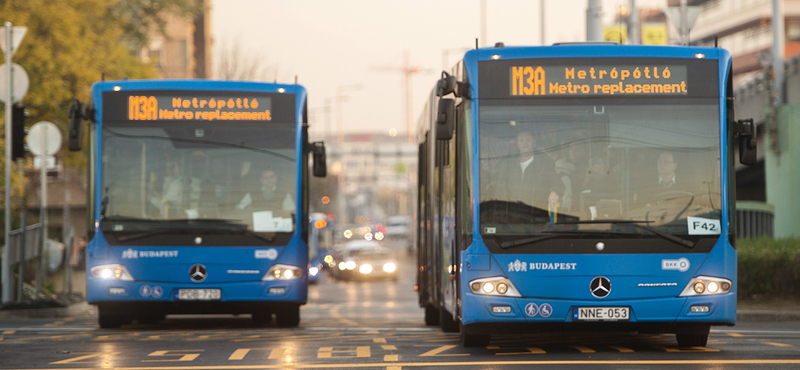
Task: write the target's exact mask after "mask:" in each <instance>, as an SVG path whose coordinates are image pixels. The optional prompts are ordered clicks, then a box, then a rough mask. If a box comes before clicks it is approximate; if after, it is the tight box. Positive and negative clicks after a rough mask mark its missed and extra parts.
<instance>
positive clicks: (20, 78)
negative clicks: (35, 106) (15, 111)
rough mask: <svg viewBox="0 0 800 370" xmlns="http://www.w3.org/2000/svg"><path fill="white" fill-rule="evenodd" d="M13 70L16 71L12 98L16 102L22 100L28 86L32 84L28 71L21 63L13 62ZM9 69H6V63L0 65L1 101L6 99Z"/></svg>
mask: <svg viewBox="0 0 800 370" xmlns="http://www.w3.org/2000/svg"><path fill="white" fill-rule="evenodd" d="M12 66H13V67H12V68H11V70H12V71H14V86H13V87H14V91H13V95H14V97H13V98H12V99H11V100H13V102H14V103H17V102H19V101H20V100H22V97H23V96H25V94H27V93H28V86H30V80H29V79H28V72H25V69H24V68H22V67H21V66H20V65H19V64H16V63H14V64H12ZM7 80H8V71H7V70H6V65H5V64H2V65H0V101H2V102H4V103H5V101H6V94H8V93H7V92H6V90H7V89H8V81H7Z"/></svg>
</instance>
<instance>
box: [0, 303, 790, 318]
mask: <svg viewBox="0 0 800 370" xmlns="http://www.w3.org/2000/svg"><path fill="white" fill-rule="evenodd" d="M92 309H93V306H91V305H89V304H87V303H86V301H83V302H77V303H73V304H70V305H69V306H68V307H58V308H36V309H18V310H0V319H13V318H20V319H22V318H29V319H33V318H62V317H75V316H84V315H89V314H90V310H92ZM736 311H737V312H736V321H741V322H782V321H800V301H795V300H775V301H769V302H739V303H738V307H737V310H736Z"/></svg>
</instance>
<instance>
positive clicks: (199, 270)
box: [189, 263, 610, 286]
mask: <svg viewBox="0 0 800 370" xmlns="http://www.w3.org/2000/svg"><path fill="white" fill-rule="evenodd" d="M206 276H208V271H206V267H205V266H203V265H201V264H199V263H198V264H196V265H194V266H192V268H190V269H189V278H190V279H192V281H194V282H195V283H199V282H201V281H203V280H205V279H206ZM609 286H610V285H609Z"/></svg>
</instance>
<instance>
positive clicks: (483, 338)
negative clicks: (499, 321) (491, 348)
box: [460, 325, 492, 347]
mask: <svg viewBox="0 0 800 370" xmlns="http://www.w3.org/2000/svg"><path fill="white" fill-rule="evenodd" d="M460 339H461V346H462V347H486V346H488V345H489V341H490V340H492V335H491V334H470V333H467V332H466V330H464V326H463V325H462V326H461V338H460Z"/></svg>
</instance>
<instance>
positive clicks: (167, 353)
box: [142, 349, 204, 362]
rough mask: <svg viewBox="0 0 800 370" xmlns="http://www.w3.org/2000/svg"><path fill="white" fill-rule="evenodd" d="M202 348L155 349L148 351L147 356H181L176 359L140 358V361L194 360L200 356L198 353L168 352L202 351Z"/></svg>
mask: <svg viewBox="0 0 800 370" xmlns="http://www.w3.org/2000/svg"><path fill="white" fill-rule="evenodd" d="M203 351H204V350H202V349H170V350H163V351H155V352H152V353H150V354H149V355H147V356H157V357H160V356H164V357H166V356H181V358H179V359H177V360H142V362H177V361H181V362H184V361H194V359H196V358H198V357H200V354H199V353H186V354H182V353H170V352H203Z"/></svg>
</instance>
